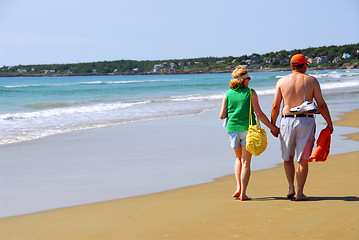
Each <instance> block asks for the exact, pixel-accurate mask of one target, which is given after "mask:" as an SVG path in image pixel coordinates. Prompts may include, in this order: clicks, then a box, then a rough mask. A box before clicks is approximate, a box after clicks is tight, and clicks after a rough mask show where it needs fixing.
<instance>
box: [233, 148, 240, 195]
mask: <svg viewBox="0 0 359 240" xmlns="http://www.w3.org/2000/svg"><path fill="white" fill-rule="evenodd" d="M234 153H235V155H236V162H235V163H234V176H235V178H236V183H237V189H236V191H235V192H234V194H233V197H239V196H240V195H241V171H242V162H241V158H242V147H238V148H234Z"/></svg>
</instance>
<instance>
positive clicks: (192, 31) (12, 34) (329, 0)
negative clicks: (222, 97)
mask: <svg viewBox="0 0 359 240" xmlns="http://www.w3.org/2000/svg"><path fill="white" fill-rule="evenodd" d="M358 25H359V1H358V0H340V1H338V0H302V1H289V0H247V1H243V0H219V1H217V0H206V1H204V0H179V1H177V0H151V1H150V0H127V1H122V0H117V1H116V0H0V66H3V65H6V66H12V65H18V64H22V65H26V64H52V63H77V62H92V61H105V60H107V61H111V60H119V59H132V60H164V59H181V58H194V57H209V56H213V57H224V56H242V55H245V54H247V55H250V54H252V53H260V54H263V53H267V52H271V51H280V50H283V49H285V50H293V49H301V48H307V47H318V46H329V45H343V44H353V43H358V42H359V27H358Z"/></svg>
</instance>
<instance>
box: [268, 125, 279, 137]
mask: <svg viewBox="0 0 359 240" xmlns="http://www.w3.org/2000/svg"><path fill="white" fill-rule="evenodd" d="M270 132H271V133H272V134H273V136H274V137H278V135H279V128H278V127H277V126H275V125H273V127H272V128H271V131H270Z"/></svg>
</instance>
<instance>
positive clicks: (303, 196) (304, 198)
mask: <svg viewBox="0 0 359 240" xmlns="http://www.w3.org/2000/svg"><path fill="white" fill-rule="evenodd" d="M308 199H309V198H308V197H307V196H305V195H304V194H301V195H297V197H296V198H295V200H296V201H306V200H308Z"/></svg>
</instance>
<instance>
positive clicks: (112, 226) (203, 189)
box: [0, 110, 359, 240]
mask: <svg viewBox="0 0 359 240" xmlns="http://www.w3.org/2000/svg"><path fill="white" fill-rule="evenodd" d="M358 116H359V110H355V111H353V112H351V113H349V114H344V115H343V120H339V121H336V122H334V125H335V126H336V125H337V122H338V124H354V125H349V126H350V127H355V128H358V127H359V125H358V122H357V121H356V119H357V117H358ZM347 118H348V119H349V120H348V119H347ZM340 121H345V122H340ZM345 126H348V125H345ZM353 134H354V135H356V136H358V135H359V133H358V132H356V133H353ZM358 157H359V152H350V153H345V154H337V155H330V156H329V158H328V160H327V161H326V162H324V163H316V162H313V163H310V165H309V167H310V172H309V176H308V180H307V184H306V189H305V192H306V194H307V195H308V196H309V197H310V200H309V201H305V202H295V201H291V200H287V199H286V198H285V194H286V189H287V186H286V180H285V176H284V172H283V169H282V165H280V166H277V167H274V168H270V169H265V170H260V171H255V172H253V174H252V177H251V181H250V185H249V188H248V193H249V195H250V196H251V197H252V198H253V200H252V201H248V202H241V201H236V200H234V199H233V198H232V197H231V194H232V191H233V188H234V186H235V185H234V179H233V176H232V175H229V176H225V177H222V178H218V179H216V181H215V182H210V183H204V184H199V185H194V186H189V187H185V188H179V189H175V190H170V191H164V192H158V193H154V194H149V195H143V196H138V197H131V198H124V199H119V200H112V201H106V202H99V203H94V204H86V205H80V206H74V207H68V208H61V209H55V210H49V211H44V212H39V213H33V214H27V215H21V216H14V217H8V218H2V219H0V226H2V231H1V232H0V238H1V239H6V240H11V239H27V240H31V239H37V240H40V239H54V240H55V239H76V240H80V239H120V238H123V239H143V238H146V239H161V238H170V239H230V238H239V237H243V238H245V239H248V238H255V239H264V238H265V239H281V238H284V237H285V236H286V237H288V235H292V236H293V237H294V236H295V237H298V236H300V237H306V238H309V239H334V238H339V237H341V238H344V239H357V237H358V236H359V229H358V226H357V222H358V220H359V215H358V211H359V209H358V205H357V203H356V202H357V201H358V200H359V192H358V189H359V188H358V187H359V181H358V176H357V173H358V166H357V164H356V161H357V159H358ZM254 160H256V161H257V159H254ZM269 180H270V181H269ZM342 183H345V184H342ZM328 186H330V187H328ZM329 209H330V211H328V210H329ZM236 219H237V221H236ZM242 219H245V221H242ZM283 226H285V227H283ZM258 229H261V231H258Z"/></svg>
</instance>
